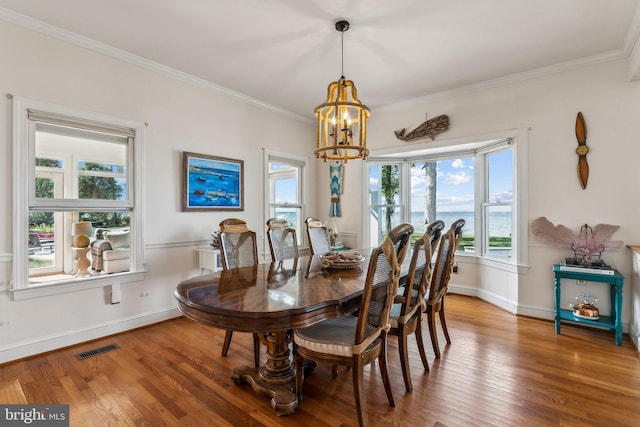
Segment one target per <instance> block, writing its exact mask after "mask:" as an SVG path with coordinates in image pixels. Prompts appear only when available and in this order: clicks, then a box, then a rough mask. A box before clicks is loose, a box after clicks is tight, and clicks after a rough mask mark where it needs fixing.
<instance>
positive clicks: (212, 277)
mask: <svg viewBox="0 0 640 427" xmlns="http://www.w3.org/2000/svg"><path fill="white" fill-rule="evenodd" d="M359 253H361V254H362V255H363V256H364V261H363V263H362V265H361V268H355V269H348V270H347V269H345V270H335V269H326V268H323V266H322V262H321V258H320V257H319V256H303V257H299V258H294V259H289V260H285V261H280V262H274V263H270V264H258V265H253V266H250V267H242V268H236V269H231V270H226V271H220V272H216V273H212V274H208V275H202V276H198V277H194V278H191V279H188V280H185V281H183V282H181V283H180V284H178V286H177V288H176V290H175V297H176V299H177V300H178V309H179V310H180V312H182V313H183V314H184V315H185V316H186V317H188V318H190V319H193V320H195V321H197V322H200V323H203V324H206V325H210V326H215V327H217V328H221V329H230V330H233V331H240V332H256V333H259V334H260V335H261V337H264V341H266V345H267V350H266V359H267V360H266V363H265V364H264V365H263V366H260V367H258V368H255V367H254V366H240V367H236V368H234V369H233V372H232V375H231V378H232V380H233V381H234V382H235V383H237V384H241V383H247V384H250V385H251V387H252V388H253V389H254V390H255V391H257V392H259V393H261V394H263V395H266V396H269V397H271V404H272V406H273V408H274V409H275V412H276V414H278V415H285V414H290V413H293V412H294V410H295V407H296V406H297V405H298V401H297V399H296V394H295V375H296V373H295V366H294V363H293V361H292V355H291V352H290V349H289V348H290V347H289V344H290V343H291V340H292V337H291V331H292V330H293V329H300V328H305V327H308V326H310V325H313V324H315V323H318V322H321V321H323V320H326V319H331V318H335V317H338V316H341V315H343V314H346V313H352V312H353V311H355V310H356V309H357V308H358V307H359V305H360V299H361V296H362V291H363V287H364V283H365V278H366V273H367V267H368V263H369V254H370V251H369V250H366V251H365V250H362V251H359Z"/></svg>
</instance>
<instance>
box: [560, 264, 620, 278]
mask: <svg viewBox="0 0 640 427" xmlns="http://www.w3.org/2000/svg"><path fill="white" fill-rule="evenodd" d="M560 270H561V271H573V272H575V273H594V274H604V275H607V276H613V275H614V274H615V270H614V269H613V268H611V266H610V265H606V264H603V265H583V264H573V263H569V262H566V261H565V262H562V263H561V264H560Z"/></svg>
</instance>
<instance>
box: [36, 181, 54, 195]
mask: <svg viewBox="0 0 640 427" xmlns="http://www.w3.org/2000/svg"><path fill="white" fill-rule="evenodd" d="M54 189H55V181H54V180H53V179H51V178H36V197H39V198H41V199H53V194H54Z"/></svg>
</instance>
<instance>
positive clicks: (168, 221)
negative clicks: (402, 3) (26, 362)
mask: <svg viewBox="0 0 640 427" xmlns="http://www.w3.org/2000/svg"><path fill="white" fill-rule="evenodd" d="M0 55H1V56H0V57H1V58H2V59H1V61H2V66H0V94H2V95H4V94H7V93H11V94H14V95H19V96H22V97H26V98H31V99H36V100H41V101H46V102H52V103H56V104H62V105H67V106H70V107H73V108H79V109H85V110H88V111H94V112H98V113H103V114H107V115H112V116H118V117H122V118H125V119H128V120H136V121H141V122H147V123H148V127H147V128H146V146H145V158H144V175H145V183H146V184H145V200H146V203H145V229H144V236H145V258H146V263H147V266H148V270H149V273H148V274H147V276H146V279H145V280H144V281H143V282H140V283H134V284H127V285H125V286H124V288H123V296H122V303H120V304H118V305H110V304H108V302H107V298H106V295H105V290H103V289H93V290H86V291H81V292H74V293H68V294H64V295H58V296H54V297H46V298H35V299H29V300H25V301H12V300H11V295H10V292H9V281H10V276H11V262H12V245H11V234H12V224H13V218H12V209H11V194H12V193H11V192H12V171H11V152H12V150H11V128H12V125H11V123H12V113H11V109H12V102H11V101H10V100H9V99H7V98H5V97H3V98H2V102H0V129H1V131H0V132H1V133H0V201H1V205H0V290H1V292H0V363H2V362H4V361H7V360H12V359H15V358H18V357H23V356H26V355H29V354H33V353H37V352H40V351H46V350H49V349H51V348H55V347H59V346H62V345H68V344H73V343H75V342H78V341H82V340H86V339H91V338H95V337H98V336H101V335H105V334H109V333H115V332H118V331H120V330H124V329H127V328H129V327H133V326H138V325H142V324H145V323H149V322H153V321H156V320H160V319H163V318H168V317H171V316H174V315H176V314H177V313H176V311H175V306H176V304H175V300H174V297H173V290H174V288H175V286H176V284H177V283H178V282H180V281H181V280H183V279H185V278H187V277H190V276H193V275H195V274H198V273H199V270H198V265H197V255H196V251H195V249H196V248H197V247H199V246H202V245H206V244H207V241H208V239H209V235H210V234H211V232H212V231H213V230H215V229H216V228H217V224H218V223H219V222H220V220H222V219H223V218H224V217H226V216H230V215H227V214H226V213H224V212H223V213H217V212H211V213H183V212H181V211H180V210H181V209H180V204H181V192H182V188H181V178H180V176H181V175H180V174H181V153H182V151H192V152H196V153H203V154H213V155H220V156H225V157H231V158H241V159H243V160H244V162H245V174H246V175H245V182H246V183H248V185H246V187H245V190H246V195H245V197H246V198H245V210H244V212H239V213H237V216H238V217H241V218H243V219H245V220H247V222H248V223H249V226H250V227H251V228H253V229H255V230H257V231H258V234H259V235H261V236H262V235H263V234H264V231H263V230H264V222H263V221H264V218H263V212H262V210H263V200H262V185H252V184H251V183H256V182H258V183H260V182H262V148H263V147H265V148H267V149H271V150H274V151H277V152H288V153H291V154H294V155H296V156H310V155H311V153H312V149H313V147H314V146H315V141H314V135H315V131H314V129H313V124H310V123H306V122H298V121H296V120H292V119H291V117H288V116H281V115H278V114H276V113H274V112H272V111H268V110H265V109H261V108H258V107H255V106H253V105H250V104H246V103H243V102H240V101H237V100H236V99H234V98H231V97H228V96H223V95H220V94H218V93H216V92H215V91H212V90H209V89H207V88H203V87H199V86H197V85H191V84H188V83H184V82H180V81H177V80H174V79H171V78H169V77H166V76H165V75H162V74H159V73H155V72H152V71H149V70H147V69H145V68H141V67H138V66H135V65H131V64H129V63H124V62H120V61H118V60H116V59H113V58H111V57H107V56H104V55H101V54H98V53H96V52H93V51H90V50H86V49H83V48H79V47H77V46H75V45H71V44H68V43H64V42H61V41H58V40H55V39H52V38H49V37H47V36H44V35H41V34H39V33H36V32H33V31H30V30H26V29H23V28H20V27H17V26H14V25H12V24H7V23H4V22H0ZM356 83H357V82H356ZM361 96H362V99H363V101H364V102H365V103H366V93H362V94H361ZM579 111H581V112H582V113H583V114H584V116H585V119H586V123H587V129H588V137H587V144H588V145H589V146H590V148H591V152H590V153H589V155H588V161H589V164H590V167H591V172H590V177H589V184H588V186H587V189H586V190H582V189H581V188H580V185H579V183H578V179H577V176H576V164H577V156H576V154H575V151H574V150H575V147H576V146H577V143H576V139H575V134H574V125H575V118H576V114H577V113H578V112H579ZM425 113H426V114H428V117H429V118H431V117H434V116H436V115H439V114H448V115H449V117H450V120H451V125H450V130H449V131H447V132H446V133H443V134H441V135H439V136H438V140H443V139H452V140H453V139H457V138H462V137H469V136H474V135H485V134H488V133H492V132H497V131H504V130H507V129H513V128H519V129H522V128H529V129H530V131H529V152H528V170H529V187H528V200H527V205H528V218H529V219H534V218H537V217H539V216H546V217H547V218H549V219H550V220H551V221H552V222H554V223H555V224H564V225H566V226H568V227H571V228H573V229H576V230H578V229H579V227H580V225H582V224H585V223H587V224H593V225H595V224H598V223H609V224H614V225H620V227H621V228H620V230H619V231H618V232H617V233H616V234H615V235H614V237H615V238H616V239H620V240H624V242H625V245H626V244H639V243H640V227H639V226H638V221H637V212H639V209H638V208H639V204H640V199H639V198H638V197H637V195H638V194H640V168H638V167H637V163H638V159H639V158H640V156H639V154H640V144H639V143H638V136H637V132H635V124H636V123H637V118H638V117H640V82H629V67H628V64H627V62H626V61H617V62H611V63H606V64H600V65H594V66H589V67H585V68H581V69H578V70H573V71H564V72H561V73H558V74H555V75H551V76H546V77H539V78H535V79H531V80H528V81H524V82H519V83H512V84H505V85H504V86H501V87H494V88H486V89H481V88H478V89H475V90H467V91H458V92H453V93H451V94H449V95H447V96H438V97H432V98H431V99H424V100H422V102H419V103H418V102H416V103H412V104H407V105H405V106H396V107H395V108H387V109H386V110H378V111H377V110H375V109H374V110H373V114H372V117H371V119H370V122H369V139H368V145H369V147H370V148H371V149H374V150H375V149H380V148H388V147H394V146H395V147H401V146H404V145H406V144H407V143H405V142H402V141H399V140H397V139H396V138H395V136H394V134H393V131H394V130H397V129H400V128H403V127H405V128H407V129H413V128H414V127H416V126H417V125H418V124H420V123H421V122H423V121H424V120H425ZM283 129H286V132H284V131H283ZM300 135H308V138H307V140H306V141H305V140H304V138H302V139H301V138H300ZM426 144H428V142H427V143H426ZM310 160H311V161H310V162H309V165H310V173H309V176H310V177H311V178H312V181H313V180H314V178H315V182H316V184H315V185H316V188H315V190H316V191H314V192H313V194H314V196H312V197H311V198H310V209H309V212H308V214H309V215H313V216H318V217H320V218H321V219H323V220H326V219H327V218H326V215H327V214H328V210H329V198H330V189H329V172H328V170H329V168H328V165H327V164H323V163H320V162H317V161H315V160H314V159H313V158H311V159H310ZM363 167H364V163H363V162H361V161H355V160H354V161H351V162H349V163H348V164H347V166H346V172H345V189H344V194H343V196H342V210H343V215H344V216H343V217H341V218H338V219H337V223H338V227H339V230H340V232H341V233H342V234H343V235H345V236H346V237H347V239H346V240H347V241H348V243H349V244H350V245H353V246H359V245H360V244H361V243H362V241H363V240H362V238H361V236H360V235H359V234H360V233H361V232H362V220H361V218H362V217H363V208H364V206H363V195H362V173H363ZM234 216H236V214H234ZM343 240H344V239H343ZM567 255H568V254H567V253H566V252H564V251H561V250H557V249H554V248H551V247H548V246H545V245H541V244H538V243H535V242H532V243H530V246H529V268H528V269H527V268H525V269H523V270H524V271H523V272H520V274H518V273H507V272H502V273H501V272H500V270H496V269H495V268H494V267H492V266H487V265H483V266H478V265H477V264H475V262H473V261H474V260H473V259H462V258H461V259H460V260H459V267H460V273H459V274H457V275H455V276H454V277H453V279H452V282H453V283H452V287H453V288H454V289H456V290H457V291H460V292H463V293H467V294H475V295H478V296H481V297H483V298H485V299H487V300H489V301H492V302H494V303H496V304H498V305H500V306H503V307H505V308H507V309H510V310H512V311H514V312H518V313H522V314H527V315H533V316H539V317H546V318H551V317H552V312H553V276H552V272H551V265H552V264H553V263H556V262H558V261H559V260H561V259H562V258H563V257H564V256H567ZM605 259H606V261H607V262H609V263H610V264H612V265H614V266H615V267H616V268H618V269H619V270H620V271H621V272H622V274H623V275H625V276H626V277H627V279H628V280H627V283H625V290H624V310H623V322H624V323H625V324H627V323H628V322H629V319H630V298H629V295H630V294H629V289H630V286H629V283H628V282H630V278H631V274H632V269H631V266H632V264H631V255H630V253H629V251H628V250H627V249H622V250H620V251H617V252H612V253H607V254H605ZM588 286H589V285H588ZM580 291H582V288H581V289H580ZM572 293H573V292H572V289H571V287H570V286H566V287H563V294H565V295H570V294H572ZM575 293H577V292H575Z"/></svg>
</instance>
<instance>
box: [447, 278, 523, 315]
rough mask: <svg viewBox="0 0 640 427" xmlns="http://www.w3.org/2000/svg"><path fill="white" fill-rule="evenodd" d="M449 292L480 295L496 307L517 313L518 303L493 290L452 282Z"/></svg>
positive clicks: (479, 296)
mask: <svg viewBox="0 0 640 427" xmlns="http://www.w3.org/2000/svg"><path fill="white" fill-rule="evenodd" d="M449 292H451V293H454V294H461V295H468V296H472V297H478V298H480V299H481V300H483V301H486V302H488V303H490V304H493V305H495V306H496V307H500V308H501V309H503V310H506V311H508V312H510V313H513V314H516V313H517V311H516V310H517V304H516V303H515V302H513V301H509V300H508V299H506V298H504V297H502V296H500V295H497V294H494V293H492V292H488V291H485V290H483V289H477V288H471V287H467V286H460V285H455V284H451V285H450V286H449Z"/></svg>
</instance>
